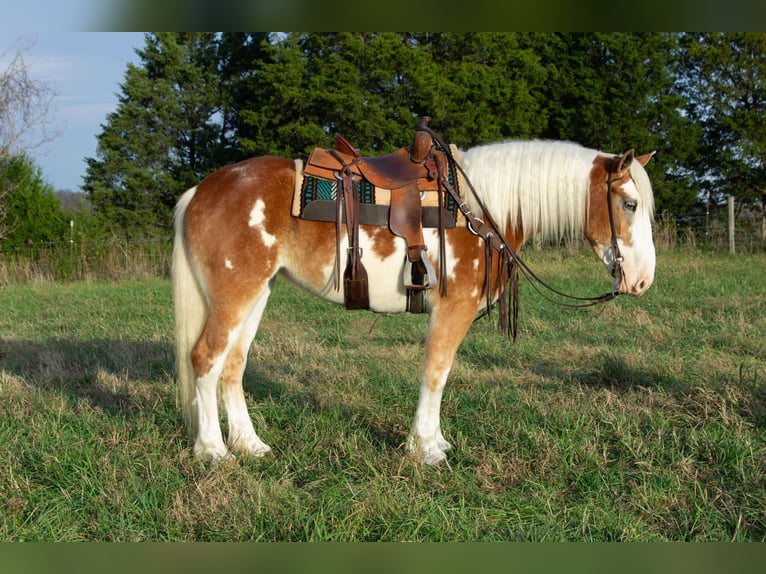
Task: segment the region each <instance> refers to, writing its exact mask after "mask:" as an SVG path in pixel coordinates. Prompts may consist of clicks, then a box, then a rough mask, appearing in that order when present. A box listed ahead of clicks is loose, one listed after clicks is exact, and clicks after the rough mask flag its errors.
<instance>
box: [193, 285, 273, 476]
mask: <svg viewBox="0 0 766 574" xmlns="http://www.w3.org/2000/svg"><path fill="white" fill-rule="evenodd" d="M268 294H269V289H268V287H266V288H264V289H263V290H262V291H261V293H260V294H259V295H258V296H257V298H256V299H255V300H254V301H253V300H252V299H250V301H249V302H248V301H246V300H239V301H236V300H232V299H225V298H221V299H220V300H219V299H216V298H211V299H212V302H211V305H210V310H209V313H208V316H207V319H206V321H205V325H204V327H203V329H202V333H201V334H200V336H199V338H198V339H197V342H196V344H195V345H194V348H193V349H192V353H191V359H192V365H193V367H194V372H195V374H196V401H195V402H196V410H197V440H196V441H195V443H194V454H195V455H196V456H197V457H198V458H210V459H212V460H213V461H218V460H221V459H225V458H228V457H230V456H231V455H230V454H229V451H228V449H227V447H226V444H225V443H224V441H223V434H222V433H221V425H220V421H219V418H218V396H217V393H218V383H219V380H220V379H221V378H222V375H223V373H224V370H226V371H227V378H228V379H231V378H232V376H233V375H237V379H238V386H239V387H240V389H239V393H240V394H241V393H242V390H241V384H239V383H241V372H240V373H239V374H237V371H238V370H239V369H240V366H241V369H242V370H244V358H243V357H242V355H243V354H244V353H241V352H234V357H233V358H232V359H231V360H230V359H229V355H231V354H232V351H233V350H234V349H235V348H237V347H239V349H241V348H242V346H243V343H242V339H243V334H244V335H245V337H244V338H245V339H247V341H248V345H249V342H250V341H252V338H253V337H254V336H255V329H256V328H257V325H258V320H260V315H261V313H262V312H263V307H264V306H265V304H266V300H267V299H268ZM221 301H226V303H221ZM258 309H259V310H260V311H259V312H257V310H258ZM254 316H255V317H257V320H254V321H252V320H251V319H252V318H253V317H254ZM237 357H240V358H239V359H238V358H237ZM231 386H232V385H227V388H228V389H229V392H227V391H226V390H225V391H224V392H223V393H222V394H223V395H224V400H225V401H226V400H227V395H228V402H229V403H230V404H233V405H234V411H233V412H234V419H235V422H234V428H235V433H238V434H242V433H244V435H243V436H245V437H247V436H248V431H247V430H243V428H244V429H246V427H247V425H249V426H250V431H251V432H252V436H255V431H253V430H252V424H251V423H250V422H249V420H248V423H247V425H244V427H243V422H242V421H243V418H244V417H247V407H246V406H245V404H244V397H242V400H241V401H239V400H238V399H237V398H236V391H235V393H234V395H232V394H231V392H230V388H231ZM243 413H244V416H243ZM230 417H231V415H230ZM230 424H231V423H230ZM252 436H250V438H251V439H252ZM256 438H257V437H256ZM244 440H245V443H247V438H245V439H244ZM264 446H265V445H264Z"/></svg>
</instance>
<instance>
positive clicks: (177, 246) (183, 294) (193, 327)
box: [171, 188, 207, 436]
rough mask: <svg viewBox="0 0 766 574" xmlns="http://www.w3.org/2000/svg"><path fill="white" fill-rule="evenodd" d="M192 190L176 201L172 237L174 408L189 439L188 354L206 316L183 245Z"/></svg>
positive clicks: (191, 387) (193, 409) (193, 426)
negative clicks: (177, 409)
mask: <svg viewBox="0 0 766 574" xmlns="http://www.w3.org/2000/svg"><path fill="white" fill-rule="evenodd" d="M195 191H196V188H192V189H190V190H188V191H187V192H186V193H184V194H183V195H182V196H181V199H179V200H178V204H177V205H176V210H175V221H174V228H175V230H174V237H173V264H172V270H171V277H172V283H173V303H174V306H175V343H176V377H177V385H178V387H177V398H178V406H179V408H180V410H181V414H182V415H183V418H184V422H185V423H186V426H187V428H188V429H189V431H190V432H191V433H192V436H194V434H196V432H197V404H196V384H195V375H194V368H193V367H192V362H191V351H192V348H193V347H194V344H195V343H196V342H197V339H198V338H199V335H200V333H201V332H202V327H203V325H204V323H205V318H206V315H207V304H206V302H205V298H204V296H203V294H202V290H201V286H200V283H199V282H198V281H197V278H196V277H195V275H194V271H193V270H192V267H191V264H190V261H189V253H188V251H187V249H186V245H185V242H184V233H183V227H184V216H185V214H186V208H187V207H188V205H189V202H190V201H191V199H192V197H194V193H195Z"/></svg>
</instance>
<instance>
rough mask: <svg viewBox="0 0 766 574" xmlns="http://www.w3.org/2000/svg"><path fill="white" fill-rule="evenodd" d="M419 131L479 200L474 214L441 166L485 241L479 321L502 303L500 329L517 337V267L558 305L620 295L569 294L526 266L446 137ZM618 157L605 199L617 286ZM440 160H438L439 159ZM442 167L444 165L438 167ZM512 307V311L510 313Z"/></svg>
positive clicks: (421, 125) (469, 222) (445, 183)
mask: <svg viewBox="0 0 766 574" xmlns="http://www.w3.org/2000/svg"><path fill="white" fill-rule="evenodd" d="M415 129H416V130H420V131H425V132H427V133H428V134H429V135H430V136H431V137H432V138H433V141H434V145H435V146H437V147H438V148H439V149H440V150H441V151H442V152H443V153H444V154H445V156H446V157H447V159H448V160H449V161H450V162H451V163H452V164H453V165H454V166H456V167H457V169H458V170H459V171H460V173H461V174H462V175H463V177H464V178H465V182H466V184H467V185H468V187H469V188H470V190H471V193H473V196H474V198H475V200H476V203H477V204H478V206H479V208H480V209H481V211H482V214H481V215H482V217H479V216H477V215H475V214H474V213H473V212H472V211H471V208H470V207H469V206H468V205H467V204H466V203H465V202H464V201H463V200H462V199H461V198H460V196H459V195H458V193H457V192H456V191H455V188H454V187H453V186H452V184H450V182H449V181H448V180H447V177H446V176H445V175H443V170H441V169H439V171H440V180H441V184H442V185H443V187H444V189H446V190H447V192H448V193H449V194H450V195H451V196H452V198H453V200H454V201H455V202H456V203H457V205H458V208H459V209H460V211H461V212H462V213H463V215H464V216H465V218H466V222H467V227H468V230H469V231H470V232H471V233H473V234H474V235H476V236H477V237H480V238H481V239H483V240H484V241H485V245H486V248H485V257H486V260H487V261H486V263H487V265H486V279H485V292H486V296H487V306H486V308H485V310H484V311H483V312H482V313H481V314H480V315H479V316H478V317H477V318H476V320H477V321H478V320H479V319H481V318H483V317H484V316H485V315H486V316H489V315H490V314H491V309H492V307H494V306H495V305H498V306H499V313H500V325H499V326H500V329H501V330H502V331H507V332H508V334H509V335H510V336H512V337H513V339H514V340H515V339H516V335H517V325H518V297H519V292H518V270H519V269H520V270H521V272H522V274H523V275H524V276H525V277H526V278H527V280H528V281H529V282H530V284H531V285H532V287H534V289H535V291H537V292H538V293H539V294H540V295H541V296H542V297H543V298H544V299H546V300H548V301H550V302H552V303H555V304H557V305H560V306H563V307H574V308H584V307H592V306H594V305H600V304H603V303H606V302H608V301H611V300H613V299H616V298H617V297H618V296H619V295H620V292H619V289H613V290H612V291H610V292H609V293H604V294H603V295H597V296H593V297H585V296H577V295H570V294H567V293H564V292H562V291H560V290H558V289H556V288H555V287H553V286H551V285H549V284H548V283H546V282H545V281H544V280H543V279H541V278H540V277H539V276H538V275H537V274H536V273H535V272H534V271H532V269H531V268H530V267H529V265H527V264H526V263H525V262H524V261H523V260H522V259H521V258H520V257H519V256H518V254H517V253H516V251H515V250H514V249H513V247H512V246H511V245H510V244H509V243H508V242H507V241H506V240H505V238H504V237H503V234H502V232H501V231H500V228H499V226H498V225H497V223H496V222H495V221H494V219H493V218H492V216H491V215H490V213H489V212H488V211H487V208H486V207H485V205H484V202H483V201H482V200H481V198H480V197H479V195H478V194H477V193H476V189H475V188H474V187H473V184H472V183H471V180H470V179H469V177H468V175H467V174H466V173H465V171H464V170H463V168H462V166H461V165H460V164H459V163H458V162H457V161H456V160H455V158H454V157H453V155H452V153H451V151H450V149H449V146H448V145H446V144H445V143H444V140H442V138H441V137H440V136H439V135H438V134H437V133H436V132H434V131H433V130H432V129H431V128H429V127H428V126H427V125H425V124H424V123H419V124H418V126H417V127H416V128H415ZM431 157H434V158H436V156H435V155H434V154H431ZM619 159H620V158H619V157H616V158H614V159H613V160H612V162H611V163H610V164H609V174H608V177H607V192H606V199H607V207H608V213H609V227H610V231H611V235H612V237H611V244H610V247H611V248H612V254H613V262H612V271H611V274H612V277H613V278H614V279H615V280H616V283H617V285H620V284H621V283H622V281H623V270H622V263H623V257H622V255H621V253H620V249H619V246H618V244H617V233H616V229H615V222H614V214H613V208H612V196H613V193H612V182H613V181H614V180H615V178H614V175H615V169H616V167H617V165H618V162H619ZM437 163H438V160H437ZM438 167H439V168H440V167H441V166H438ZM493 249H494V250H495V251H497V252H498V254H499V256H500V263H499V264H500V266H501V267H500V275H499V278H498V280H499V283H500V284H499V290H500V294H499V297H498V300H497V302H494V303H493V302H492V294H493V293H494V289H491V288H490V287H491V286H490V285H489V283H490V279H489V276H490V266H491V263H492V262H491V260H492V250H493ZM509 285H510V289H508V286H509ZM545 290H547V291H548V292H550V293H552V294H554V295H556V296H558V297H561V298H563V299H566V300H569V302H564V301H560V300H557V299H555V298H554V297H552V296H551V295H550V294H548V293H545ZM506 293H507V295H508V301H507V302H506V299H505V296H506ZM509 310H510V313H509Z"/></svg>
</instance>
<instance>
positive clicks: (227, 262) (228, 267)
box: [223, 257, 234, 269]
mask: <svg viewBox="0 0 766 574" xmlns="http://www.w3.org/2000/svg"><path fill="white" fill-rule="evenodd" d="M223 264H224V265H226V269H234V264H233V263H232V262H231V259H229V258H228V257H227V258H226V261H224V262H223Z"/></svg>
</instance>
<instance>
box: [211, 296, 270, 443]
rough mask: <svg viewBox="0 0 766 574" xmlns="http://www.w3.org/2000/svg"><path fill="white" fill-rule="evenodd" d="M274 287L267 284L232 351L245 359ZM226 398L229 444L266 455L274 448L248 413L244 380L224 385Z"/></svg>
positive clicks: (223, 395) (224, 396) (224, 398)
mask: <svg viewBox="0 0 766 574" xmlns="http://www.w3.org/2000/svg"><path fill="white" fill-rule="evenodd" d="M270 293H271V288H270V287H267V288H266V289H265V290H264V292H263V293H262V294H261V296H260V297H259V298H258V301H257V302H256V304H255V306H254V307H253V310H252V311H251V312H250V316H249V317H248V319H247V321H245V325H244V328H243V329H242V333H241V335H240V336H239V341H238V342H237V347H238V348H235V349H233V350H232V352H238V353H241V356H242V359H243V360H246V359H247V351H248V349H249V348H250V344H251V343H252V342H253V339H254V338H255V334H256V332H257V331H258V325H259V324H260V322H261V317H262V316H263V311H264V309H265V308H266V303H267V301H268V299H269V294H270ZM221 394H222V398H223V402H224V406H225V407H226V415H227V418H228V421H229V436H228V443H229V447H230V448H231V449H232V450H235V451H237V452H242V453H246V454H249V455H251V456H256V457H257V456H263V455H265V454H266V453H268V452H270V451H271V447H270V446H269V445H267V444H266V443H264V442H263V441H262V440H261V439H260V438H259V437H258V435H257V434H256V432H255V429H254V428H253V422H252V420H251V419H250V414H249V413H248V412H247V403H246V402H245V395H244V392H243V390H242V380H241V379H240V380H239V382H238V384H232V382H230V383H229V384H228V385H224V386H223V392H222V393H221Z"/></svg>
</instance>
